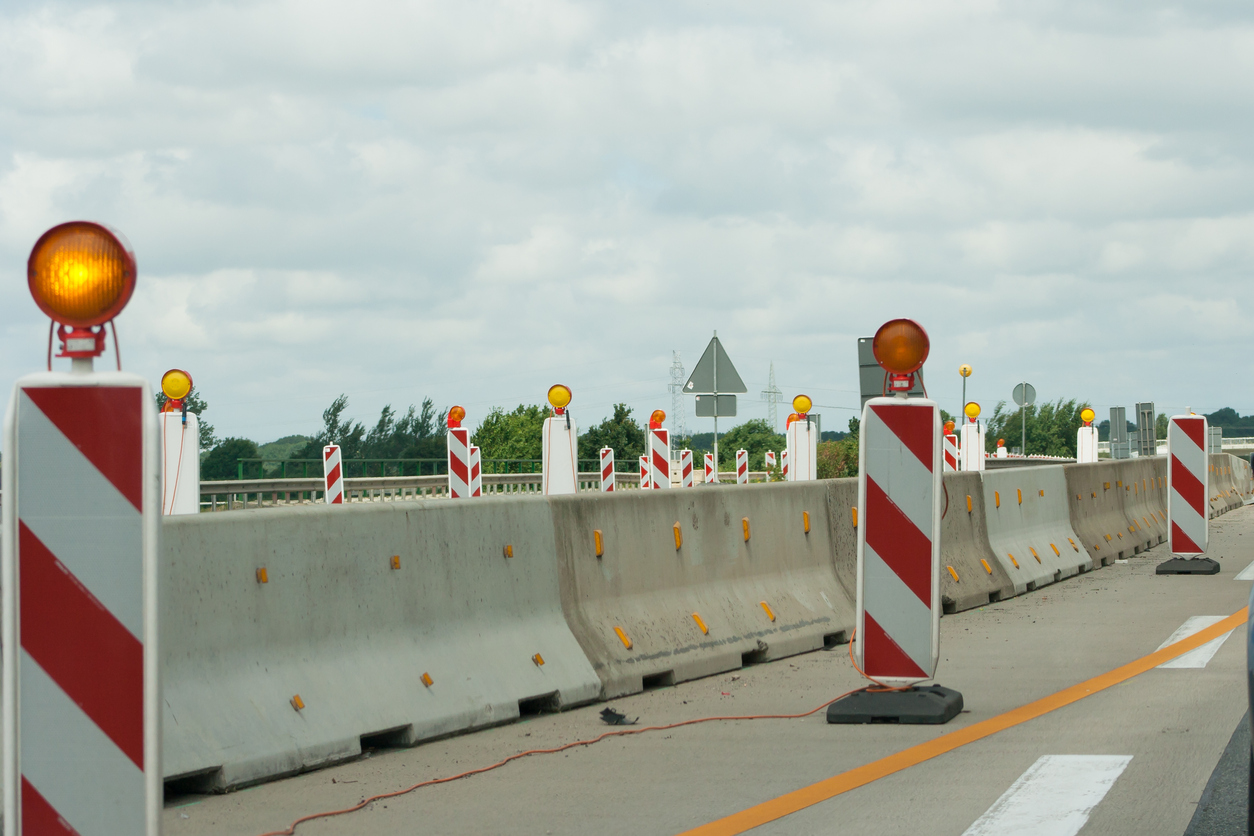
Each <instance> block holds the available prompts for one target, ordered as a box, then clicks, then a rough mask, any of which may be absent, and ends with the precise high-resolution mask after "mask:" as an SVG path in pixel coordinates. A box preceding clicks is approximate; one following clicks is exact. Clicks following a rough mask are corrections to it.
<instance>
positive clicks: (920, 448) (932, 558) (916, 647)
mask: <svg viewBox="0 0 1254 836" xmlns="http://www.w3.org/2000/svg"><path fill="white" fill-rule="evenodd" d="M862 415H863V417H862V432H861V439H860V443H861V448H862V449H861V451H860V455H861V467H860V468H859V470H860V474H859V477H858V483H859V484H858V487H859V491H858V519H859V525H858V600H857V606H858V609H857V629H858V639H857V646H856V649H857V653H858V656H859V660H858V661H859V666H860V667H861V668H862V670H863V671H865V673H866V674H867V676H869V677H873V678H874V679H877V680H879V681H882V682H886V683H889V684H895V685H905V684H909V683H912V682H919V681H921V680H925V679H930V678H931V677H932V675H933V674H934V673H935V671H936V660H937V655H938V652H939V638H938V637H939V620H940V603H939V600H940V599H939V595H938V589H939V586H940V581H939V572H940V506H939V503H940V491H941V486H940V480H941V472H942V471H941V449H940V436H941V432H940V411H939V409H938V408H937V406H936V404H935V403H933V402H931V401H927V400H923V399H911V400H905V399H904V398H872V399H871V400H869V401H867V404H866V407H865V408H864V409H863V413H862Z"/></svg>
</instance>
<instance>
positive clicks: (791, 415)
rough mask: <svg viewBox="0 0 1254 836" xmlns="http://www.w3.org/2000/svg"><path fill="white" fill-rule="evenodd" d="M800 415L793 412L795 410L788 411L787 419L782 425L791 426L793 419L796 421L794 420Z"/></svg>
mask: <svg viewBox="0 0 1254 836" xmlns="http://www.w3.org/2000/svg"><path fill="white" fill-rule="evenodd" d="M800 417H801V416H800V415H798V414H797V413H795V412H790V413H788V420H787V421H785V422H784V426H785V427H788V426H791V425H792V422H793V421H796V420H797V419H798V418H800Z"/></svg>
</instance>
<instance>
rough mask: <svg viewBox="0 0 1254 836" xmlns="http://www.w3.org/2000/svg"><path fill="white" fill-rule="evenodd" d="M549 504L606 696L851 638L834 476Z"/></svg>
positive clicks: (564, 575)
mask: <svg viewBox="0 0 1254 836" xmlns="http://www.w3.org/2000/svg"><path fill="white" fill-rule="evenodd" d="M550 503H551V506H552V509H553V525H554V530H555V532H556V534H555V539H556V544H557V558H558V566H559V567H560V576H561V589H562V606H563V608H564V610H565V613H566V618H567V621H568V622H569V623H570V626H571V629H572V631H573V632H574V634H575V637H576V638H577V639H578V640H579V644H580V645H581V646H582V647H583V649H584V652H585V653H586V654H587V656H588V658H589V659H590V660H591V662H592V667H593V669H594V670H595V671H596V673H597V675H598V676H599V677H600V681H601V696H602V697H603V698H605V699H610V698H613V697H616V696H620V695H623V694H630V693H634V692H637V691H640V690H642V689H644V688H647V687H654V686H661V685H669V684H672V683H675V682H680V681H683V680H688V679H695V678H697V677H701V676H708V675H710V674H713V673H718V672H720V671H726V670H733V669H736V668H739V667H741V666H742V665H743V664H747V663H751V662H758V661H767V660H770V659H776V658H779V657H781V656H788V655H791V654H794V653H801V652H804V651H807V650H814V649H817V648H820V647H823V646H825V645H833V644H836V643H840V642H845V641H847V640H848V638H849V633H850V631H851V629H852V626H853V615H854V605H853V598H852V595H851V594H850V593H851V590H850V589H848V588H846V587H845V586H843V585H842V584H841V583H840V582H839V581H838V580H837V577H836V572H835V571H834V565H833V557H832V555H833V544H832V538H831V527H830V524H829V521H828V519H827V488H826V487H825V485H824V484H823V483H821V482H792V483H786V484H783V483H781V484H772V485H749V486H737V485H730V486H717V487H716V486H709V487H703V488H699V489H696V490H689V491H657V492H652V491H650V492H642V493H635V494H633V493H624V494H620V495H612V494H604V495H598V496H566V497H552V498H551V499H550ZM807 514H808V516H809V532H807V531H806V530H805V526H806V515H807Z"/></svg>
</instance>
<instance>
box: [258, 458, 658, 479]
mask: <svg viewBox="0 0 1254 836" xmlns="http://www.w3.org/2000/svg"><path fill="white" fill-rule="evenodd" d="M235 464H236V473H235V478H236V479H248V480H256V479H293V478H294V479H311V478H315V477H321V476H322V459H266V458H240V459H236V460H235ZM482 464H483V472H484V473H485V474H487V473H540V472H541V471H542V470H543V467H542V462H541V460H540V459H484V460H483V463H482ZM600 466H601V462H600V460H599V459H580V460H579V467H580V469H581V470H586V471H588V472H589V473H592V472H595V471H596V470H597V469H598V468H599V467H600ZM342 467H343V469H344V476H345V478H365V477H372V476H373V477H388V476H444V475H447V474H448V460H447V459H344V460H343V462H342ZM615 469H616V470H618V471H619V472H622V473H627V472H630V471H633V470H635V469H636V462H635V460H634V459H633V460H632V461H622V462H616V463H615Z"/></svg>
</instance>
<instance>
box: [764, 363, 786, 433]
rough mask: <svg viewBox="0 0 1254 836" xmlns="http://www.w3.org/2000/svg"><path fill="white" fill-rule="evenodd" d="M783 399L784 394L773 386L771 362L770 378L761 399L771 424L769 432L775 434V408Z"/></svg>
mask: <svg viewBox="0 0 1254 836" xmlns="http://www.w3.org/2000/svg"><path fill="white" fill-rule="evenodd" d="M783 397H784V393H783V392H781V391H780V390H779V387H778V386H776V385H775V363H774V361H772V362H771V377H770V379H769V380H768V382H767V384H766V388H765V389H763V390H762V398H763V399H764V400H765V401H766V417H767V420H768V421H770V422H771V432H775V418H776V411H775V407H776V406H777V405H778V404H779V402H780V399H781V398H783Z"/></svg>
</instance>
